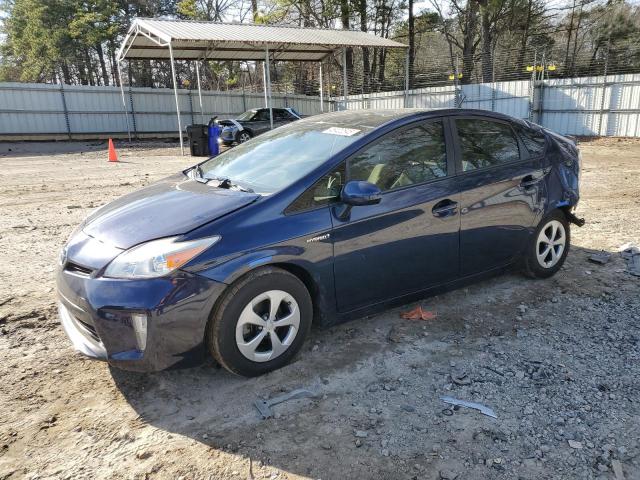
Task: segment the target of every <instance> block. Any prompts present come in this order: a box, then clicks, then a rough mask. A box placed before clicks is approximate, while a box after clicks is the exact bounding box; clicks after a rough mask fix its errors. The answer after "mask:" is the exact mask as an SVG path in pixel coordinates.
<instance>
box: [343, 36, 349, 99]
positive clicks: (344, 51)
mask: <svg viewBox="0 0 640 480" xmlns="http://www.w3.org/2000/svg"><path fill="white" fill-rule="evenodd" d="M342 87H343V90H344V109H345V110H346V109H347V92H348V86H347V48H346V47H342Z"/></svg>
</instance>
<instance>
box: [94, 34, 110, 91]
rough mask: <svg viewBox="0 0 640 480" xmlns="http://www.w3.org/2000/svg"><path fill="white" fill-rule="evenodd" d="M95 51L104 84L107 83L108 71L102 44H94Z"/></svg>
mask: <svg viewBox="0 0 640 480" xmlns="http://www.w3.org/2000/svg"><path fill="white" fill-rule="evenodd" d="M96 52H98V59H99V60H100V69H101V70H102V81H103V82H104V84H105V86H106V85H109V72H108V71H107V64H106V62H105V61H104V50H102V45H101V44H100V43H98V44H97V45H96Z"/></svg>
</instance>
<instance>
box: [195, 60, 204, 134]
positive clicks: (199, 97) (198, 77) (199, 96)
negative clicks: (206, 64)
mask: <svg viewBox="0 0 640 480" xmlns="http://www.w3.org/2000/svg"><path fill="white" fill-rule="evenodd" d="M199 65H200V62H198V60H196V78H197V79H198V100H200V123H204V111H203V110H202V87H200V66H199Z"/></svg>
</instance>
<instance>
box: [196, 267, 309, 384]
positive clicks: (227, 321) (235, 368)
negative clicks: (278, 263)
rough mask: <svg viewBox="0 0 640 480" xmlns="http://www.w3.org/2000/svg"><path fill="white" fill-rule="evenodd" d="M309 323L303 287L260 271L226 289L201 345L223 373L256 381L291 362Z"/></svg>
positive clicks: (282, 274)
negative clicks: (204, 346) (228, 372)
mask: <svg viewBox="0 0 640 480" xmlns="http://www.w3.org/2000/svg"><path fill="white" fill-rule="evenodd" d="M276 302H277V304H278V307H277V308H275V312H272V309H273V307H272V304H274V305H275V303H276ZM296 312H297V315H296ZM265 315H266V317H265ZM312 317H313V304H312V302H311V296H310V295H309V292H308V290H307V288H306V287H305V285H304V283H302V282H301V281H300V280H299V279H298V278H297V277H296V276H294V275H292V274H290V273H289V272H287V271H285V270H282V269H280V268H274V267H264V268H260V269H257V270H255V271H252V272H249V273H248V274H247V275H245V276H244V277H242V278H241V279H239V280H238V281H236V282H235V283H234V284H233V285H231V286H230V287H229V288H228V289H227V291H226V292H225V294H224V295H223V297H222V299H221V301H220V302H219V304H218V306H217V307H216V308H215V310H214V312H213V315H212V318H211V320H210V322H209V324H208V326H207V332H206V338H205V341H206V344H207V347H208V349H209V352H210V353H211V355H212V356H213V358H214V359H215V360H216V361H217V362H218V363H219V364H220V365H222V366H223V367H224V368H225V369H227V370H228V371H230V372H232V373H235V374H237V375H242V376H245V377H255V376H258V375H262V374H263V373H267V372H270V371H272V370H276V369H278V368H280V367H283V366H284V365H286V364H287V363H289V362H290V361H291V359H292V358H293V357H294V356H295V355H296V353H298V351H299V350H300V348H301V347H302V344H303V343H304V341H305V339H306V337H307V335H308V334H309V330H310V328H311V322H312ZM273 335H275V336H276V337H272V336H273ZM274 339H277V340H274Z"/></svg>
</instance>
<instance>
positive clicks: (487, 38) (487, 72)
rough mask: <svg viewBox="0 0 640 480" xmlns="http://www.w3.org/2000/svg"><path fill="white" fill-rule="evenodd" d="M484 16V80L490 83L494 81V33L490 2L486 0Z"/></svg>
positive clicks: (483, 10)
mask: <svg viewBox="0 0 640 480" xmlns="http://www.w3.org/2000/svg"><path fill="white" fill-rule="evenodd" d="M480 13H481V18H482V81H483V82H484V83H490V82H492V81H493V54H492V53H493V52H492V48H491V47H492V43H493V33H492V32H491V19H490V18H489V6H488V2H487V1H486V0H484V1H483V2H482V4H481V12H480Z"/></svg>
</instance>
